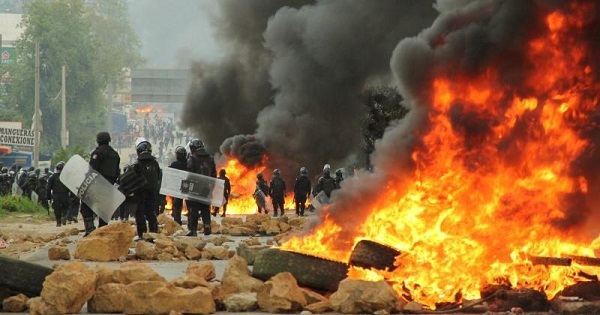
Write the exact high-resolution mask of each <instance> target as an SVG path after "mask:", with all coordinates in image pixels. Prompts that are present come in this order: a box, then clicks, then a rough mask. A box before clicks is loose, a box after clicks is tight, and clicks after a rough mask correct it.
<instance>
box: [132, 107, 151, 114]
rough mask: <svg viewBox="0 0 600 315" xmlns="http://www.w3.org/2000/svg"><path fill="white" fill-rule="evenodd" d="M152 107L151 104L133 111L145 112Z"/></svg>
mask: <svg viewBox="0 0 600 315" xmlns="http://www.w3.org/2000/svg"><path fill="white" fill-rule="evenodd" d="M153 109H154V107H152V106H145V107H142V108H138V109H136V110H135V112H136V113H138V114H145V113H150V112H152V110H153Z"/></svg>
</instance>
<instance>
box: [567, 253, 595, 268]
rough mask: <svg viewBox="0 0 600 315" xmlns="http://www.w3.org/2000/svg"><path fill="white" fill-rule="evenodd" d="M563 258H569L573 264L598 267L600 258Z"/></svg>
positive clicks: (568, 256)
mask: <svg viewBox="0 0 600 315" xmlns="http://www.w3.org/2000/svg"><path fill="white" fill-rule="evenodd" d="M562 256H563V257H565V258H570V259H571V260H572V261H573V262H575V263H578V264H580V265H583V266H596V267H597V266H600V258H596V257H588V256H578V255H562Z"/></svg>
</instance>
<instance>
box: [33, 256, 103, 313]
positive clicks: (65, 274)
mask: <svg viewBox="0 0 600 315" xmlns="http://www.w3.org/2000/svg"><path fill="white" fill-rule="evenodd" d="M96 279H97V276H96V272H95V271H94V270H92V269H91V268H89V267H88V266H86V265H84V264H83V263H80V262H77V261H74V262H68V263H65V264H63V265H60V266H58V267H57V268H56V270H54V272H53V273H51V274H50V275H49V276H47V277H46V281H44V288H43V289H42V294H41V298H42V300H43V302H44V303H46V304H47V305H50V306H51V307H52V308H53V309H56V311H57V312H58V313H60V314H66V313H79V311H80V310H81V307H82V306H83V305H84V304H85V303H86V302H87V301H88V300H89V299H91V298H92V296H94V292H95V286H96Z"/></svg>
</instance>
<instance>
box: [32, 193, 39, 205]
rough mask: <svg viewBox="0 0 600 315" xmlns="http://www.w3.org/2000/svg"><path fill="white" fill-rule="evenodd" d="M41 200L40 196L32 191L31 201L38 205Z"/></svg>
mask: <svg viewBox="0 0 600 315" xmlns="http://www.w3.org/2000/svg"><path fill="white" fill-rule="evenodd" d="M39 199H40V197H39V196H38V194H37V193H36V192H35V191H32V192H31V201H33V202H35V203H37V202H38V200H39Z"/></svg>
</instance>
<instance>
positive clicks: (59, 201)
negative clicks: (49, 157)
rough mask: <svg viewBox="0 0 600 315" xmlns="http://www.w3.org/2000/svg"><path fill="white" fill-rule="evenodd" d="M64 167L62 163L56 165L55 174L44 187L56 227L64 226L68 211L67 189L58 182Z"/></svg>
mask: <svg viewBox="0 0 600 315" xmlns="http://www.w3.org/2000/svg"><path fill="white" fill-rule="evenodd" d="M64 166H65V162H63V161H60V162H58V163H57V164H56V172H54V174H52V176H50V178H49V179H48V184H47V185H46V199H47V200H52V209H54V216H55V217H56V226H61V225H65V224H66V221H67V215H68V211H69V189H68V188H67V187H66V186H65V184H63V183H62V182H61V181H60V173H61V172H62V169H63V167H64Z"/></svg>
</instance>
